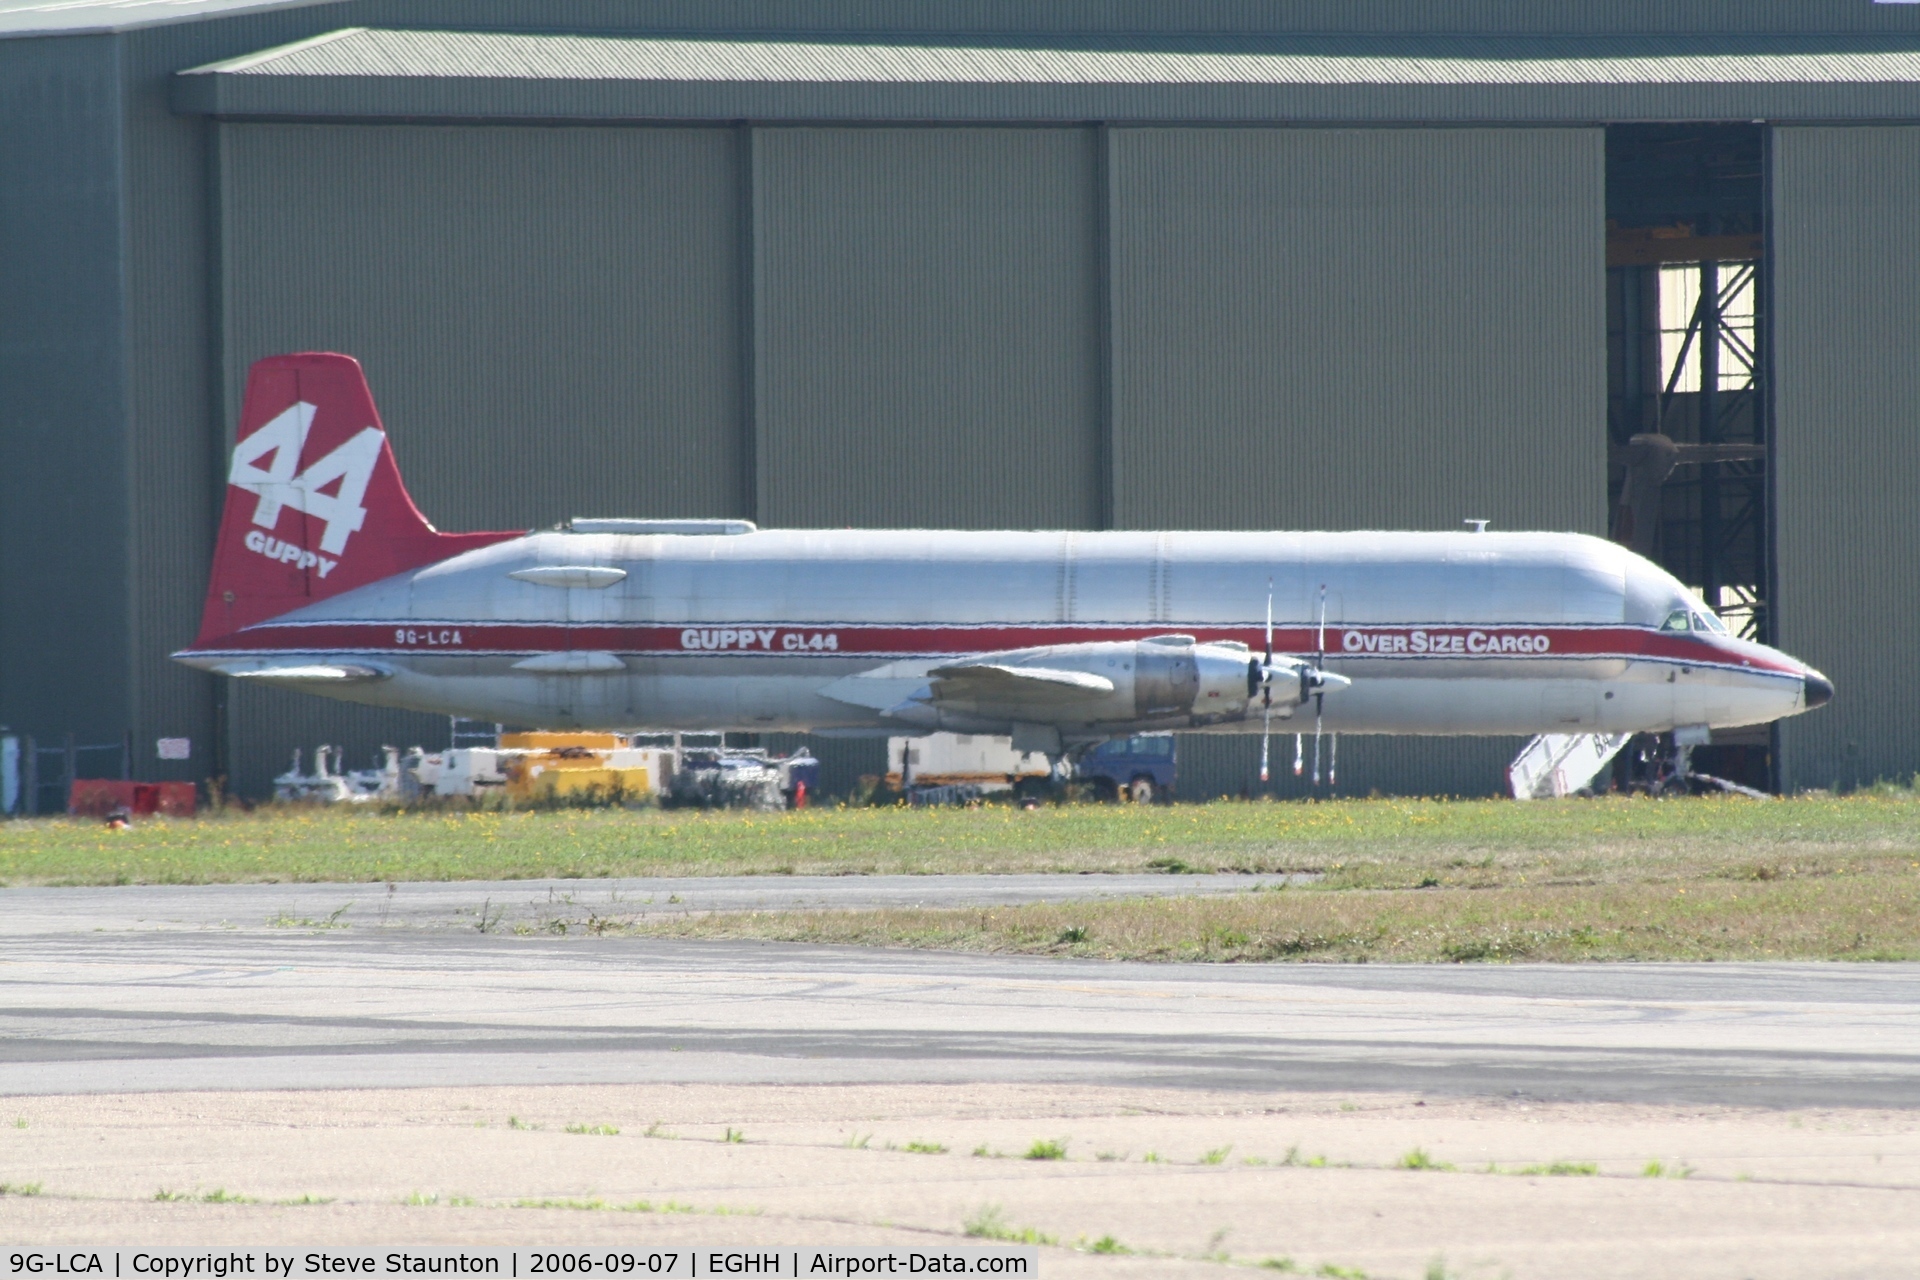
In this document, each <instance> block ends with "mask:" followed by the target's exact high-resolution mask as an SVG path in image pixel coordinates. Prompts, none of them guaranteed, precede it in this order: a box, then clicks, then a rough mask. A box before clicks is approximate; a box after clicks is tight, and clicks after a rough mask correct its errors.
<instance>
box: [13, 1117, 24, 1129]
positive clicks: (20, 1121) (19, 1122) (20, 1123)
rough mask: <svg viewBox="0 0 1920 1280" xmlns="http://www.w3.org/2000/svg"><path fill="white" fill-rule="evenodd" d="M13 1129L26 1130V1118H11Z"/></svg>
mask: <svg viewBox="0 0 1920 1280" xmlns="http://www.w3.org/2000/svg"><path fill="white" fill-rule="evenodd" d="M13 1127H14V1128H16V1129H24V1128H26V1127H27V1118H26V1117H25V1116H15V1117H14V1118H13Z"/></svg>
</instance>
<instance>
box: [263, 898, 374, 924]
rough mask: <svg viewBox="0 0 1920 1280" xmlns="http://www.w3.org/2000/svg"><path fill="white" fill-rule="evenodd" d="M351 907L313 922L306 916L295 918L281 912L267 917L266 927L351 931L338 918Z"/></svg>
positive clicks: (340, 909) (290, 914) (349, 905)
mask: <svg viewBox="0 0 1920 1280" xmlns="http://www.w3.org/2000/svg"><path fill="white" fill-rule="evenodd" d="M352 905H353V904H352V903H351V902H349V903H347V905H346V906H344V907H341V908H339V909H338V910H336V911H335V912H334V913H333V914H332V915H329V916H327V917H326V918H325V919H321V920H314V919H311V918H309V917H307V916H296V915H294V914H292V913H291V912H287V911H282V912H281V913H280V914H279V915H277V916H269V917H267V927H268V928H271V929H351V928H352V927H353V926H352V925H350V924H347V923H346V922H345V921H343V920H341V919H340V917H341V916H343V915H345V914H347V908H348V907H351V906H352Z"/></svg>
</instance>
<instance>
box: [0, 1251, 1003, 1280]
mask: <svg viewBox="0 0 1920 1280" xmlns="http://www.w3.org/2000/svg"><path fill="white" fill-rule="evenodd" d="M5 1260H6V1270H5V1271H0V1277H3V1278H4V1280H14V1278H15V1277H21V1276H33V1277H42V1276H80V1277H101V1278H102V1280H233V1278H234V1277H249V1278H256V1277H257V1278H258V1280H268V1278H269V1277H275V1278H277V1277H293V1276H301V1277H309V1276H324V1277H330V1278H339V1280H346V1278H349V1277H353V1276H498V1277H501V1280H546V1277H576V1276H578V1277H586V1276H591V1277H602V1276H676V1277H688V1278H691V1277H694V1276H802V1277H804V1276H1036V1275H1038V1274H1040V1264H1039V1250H1037V1249H1030V1248H1025V1249H1023V1248H1015V1247H1007V1246H1002V1247H997V1248H980V1247H976V1246H968V1247H965V1248H933V1247H929V1248H925V1249H819V1248H798V1249H796V1248H791V1247H786V1248H777V1249H776V1248H758V1249H741V1248H737V1247H736V1248H727V1249H695V1248H677V1249H614V1248H605V1247H601V1248H596V1249H557V1248H556V1249H290V1248H289V1249H282V1248H264V1249H260V1248H255V1249H18V1248H16V1249H9V1250H7V1253H6V1255H5Z"/></svg>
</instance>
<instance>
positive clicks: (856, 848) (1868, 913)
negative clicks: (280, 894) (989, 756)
mask: <svg viewBox="0 0 1920 1280" xmlns="http://www.w3.org/2000/svg"><path fill="white" fill-rule="evenodd" d="M1037 871H1038V872H1044V871H1054V872H1080V873H1099V872H1142V871H1149V872H1150V871H1164V872H1185V871H1249V872H1251V871H1261V872H1283V871H1304V872H1314V873H1318V875H1319V877H1320V879H1319V880H1318V881H1317V882H1315V883H1314V884H1312V885H1310V886H1303V887H1295V888H1293V889H1290V890H1286V891H1284V892H1264V893H1257V894H1249V895H1237V896H1234V897H1231V898H1224V899H1177V900H1172V901H1162V902H1114V903H1105V904H1081V905H1068V906H1046V907H1026V908H1016V909H1006V910H1000V911H994V912H978V911H950V912H943V911H917V912H916V911H894V912H835V913H811V914H810V913H791V914H784V915H779V916H764V915H763V916H754V915H737V916H714V917H704V918H685V919H677V920H668V921H660V920H657V919H656V920H650V921H643V922H635V923H633V924H632V925H631V926H630V927H631V928H633V929H636V930H646V931H649V932H678V933H684V934H698V935H702V936H730V937H755V938H769V939H773V938H781V939H791V940H805V941H823V942H824V941H835V942H850V943H865V944H886V945H897V946H930V947H943V948H960V949H976V950H997V951H1009V950H1018V951H1042V952H1055V953H1064V954H1078V955H1091V956H1108V957H1142V958H1164V959H1176V958H1182V959H1216V960H1275V959H1379V960H1447V959H1452V960H1463V959H1518V958H1531V959H1580V958H1589V959H1600V958H1641V959H1654V958H1710V957H1725V958H1736V957H1749V956H1751V957H1761V956H1770V957H1784V956H1793V957H1807V958H1811V957H1825V958H1843V957H1844V958H1859V959H1868V958H1882V959H1891V958H1910V957H1911V958H1920V795H1916V793H1915V792H1913V791H1912V790H1909V789H1906V788H1884V789H1881V790H1878V791H1873V792H1867V793H1863V794H1859V795H1854V796H1848V797H1830V796H1806V797H1800V798H1796V799H1791V800H1779V801H1772V802H1761V801H1751V800H1744V799H1688V800H1659V801H1654V800H1645V799H1604V800H1568V801H1557V802H1536V803H1533V804H1515V803H1512V802H1509V801H1491V800H1488V801H1481V800H1470V801H1433V800H1351V801H1344V800H1343V801H1327V802H1319V803H1274V804H1263V803H1244V802H1218V803H1214V804H1207V805H1179V806H1171V807H1159V808H1131V807H1121V806H1100V805H1075V806H1061V807H1054V808H1043V809H1039V810H1036V811H1032V812H1027V811H1021V810H1017V809H1011V808H998V807H989V808H984V809H973V810H967V809H933V810H925V809H923V810H910V809H898V808H895V809H813V810H807V811H803V812H799V813H787V814H745V813H701V812H693V811H670V812H663V811H660V810H651V809H644V810H632V811H627V810H559V811H531V812H498V811H472V812H464V811H456V812H444V811H443V812H379V811H365V810H359V811H355V810H323V809H305V808H299V809H261V810H256V811H255V812H253V813H237V812H231V813H226V814H222V815H219V816H215V817H209V818H204V819H198V820H193V821H169V820H152V821H146V822H141V823H137V824H135V825H134V826H133V827H132V828H131V829H129V830H124V831H115V830H110V829H108V828H107V827H105V826H104V825H102V824H100V823H97V822H91V821H87V822H81V821H67V820H65V819H43V820H35V821H19V822H10V823H0V885H8V886H13V885H29V884H38V885H83V884H93V885H100V884H211V883H231V882H237V881H272V882H289V881H360V882H368V881H375V882H377V881H385V880H469V879H522V878H534V877H561V878H568V877H596V876H613V877H630V876H647V875H821V874H826V875H835V874H846V875H856V874H876V873H896V874H899V873H905V874H926V873H934V872H986V873H1011V872H1037Z"/></svg>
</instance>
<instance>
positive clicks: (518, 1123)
mask: <svg viewBox="0 0 1920 1280" xmlns="http://www.w3.org/2000/svg"><path fill="white" fill-rule="evenodd" d="M539 1127H540V1126H539V1125H537V1124H528V1123H526V1122H525V1121H524V1120H522V1119H521V1118H520V1117H519V1116H508V1117H507V1128H509V1129H538V1128H539Z"/></svg>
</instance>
